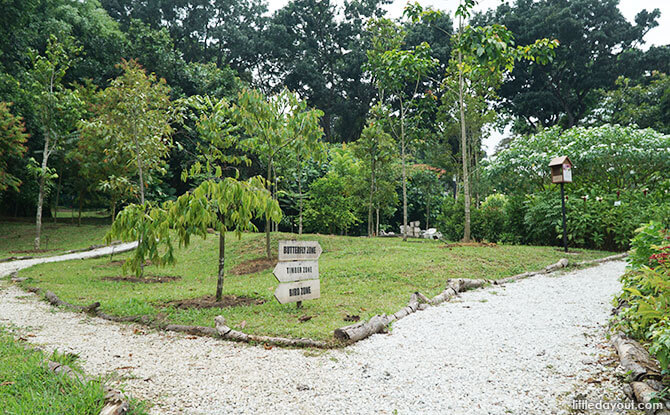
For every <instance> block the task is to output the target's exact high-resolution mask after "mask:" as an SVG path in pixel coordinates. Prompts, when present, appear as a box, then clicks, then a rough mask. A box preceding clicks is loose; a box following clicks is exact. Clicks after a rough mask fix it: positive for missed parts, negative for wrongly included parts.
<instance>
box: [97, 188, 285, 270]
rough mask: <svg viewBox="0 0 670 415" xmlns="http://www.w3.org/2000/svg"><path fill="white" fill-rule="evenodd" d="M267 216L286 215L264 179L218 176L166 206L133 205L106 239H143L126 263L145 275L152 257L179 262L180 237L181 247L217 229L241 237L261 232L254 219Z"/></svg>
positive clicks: (155, 261)
mask: <svg viewBox="0 0 670 415" xmlns="http://www.w3.org/2000/svg"><path fill="white" fill-rule="evenodd" d="M261 217H267V218H270V219H272V220H280V219H281V209H280V208H279V205H278V204H277V202H276V201H275V200H273V199H272V197H271V196H270V193H269V192H268V191H267V190H265V183H264V181H263V179H262V178H260V177H254V178H251V179H249V180H248V181H238V180H236V179H234V178H231V177H226V178H223V179H221V180H214V179H212V180H206V181H204V182H202V183H201V184H200V185H199V186H198V187H196V188H195V189H193V191H191V192H187V193H186V194H183V195H181V196H179V197H178V198H177V200H175V201H167V202H165V203H163V204H162V205H161V206H154V205H152V204H151V203H145V204H144V205H136V204H131V205H128V206H127V207H126V208H125V209H124V210H123V211H121V212H120V213H119V215H118V216H117V218H116V220H115V221H114V223H113V224H112V227H111V229H110V231H109V233H108V234H107V236H106V240H107V241H108V242H109V241H111V240H113V239H114V238H118V239H121V240H123V241H138V247H137V249H135V250H134V251H133V255H132V257H131V258H130V259H129V260H128V261H127V262H126V263H125V264H124V267H129V268H130V269H131V270H132V271H133V272H134V273H135V274H136V275H137V276H140V275H142V273H143V269H144V263H145V260H146V259H148V260H150V261H151V263H152V264H155V265H157V266H166V265H171V264H174V263H175V261H176V259H175V257H174V244H173V239H175V238H176V240H177V241H178V242H179V244H180V245H181V246H188V245H189V244H190V241H191V236H193V235H197V236H201V237H203V238H205V237H207V229H208V228H212V227H213V228H216V229H218V230H219V231H220V232H226V231H232V232H234V233H235V234H236V236H237V237H238V238H239V237H240V236H241V234H242V232H244V231H252V230H256V227H255V226H254V224H253V223H252V222H251V220H252V219H254V218H261Z"/></svg>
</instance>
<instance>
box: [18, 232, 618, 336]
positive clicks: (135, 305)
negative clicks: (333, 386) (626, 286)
mask: <svg viewBox="0 0 670 415" xmlns="http://www.w3.org/2000/svg"><path fill="white" fill-rule="evenodd" d="M294 237H296V235H291V234H281V235H279V234H274V235H273V239H272V251H273V253H275V255H276V251H277V240H278V239H289V238H294ZM298 239H307V240H314V239H315V240H318V241H319V242H320V243H321V246H322V247H323V251H324V252H323V254H322V256H321V259H320V262H319V269H320V274H321V298H320V299H318V300H312V301H305V302H303V308H302V309H300V310H296V306H295V304H285V305H281V304H278V303H277V301H276V300H275V299H274V295H273V293H274V290H275V288H276V287H277V284H278V282H277V281H276V279H275V278H274V276H273V275H272V268H268V269H266V270H264V271H260V272H258V273H255V274H249V275H239V276H236V275H231V274H230V270H231V269H232V268H233V267H234V266H235V265H237V264H239V263H241V262H243V261H246V260H250V259H254V258H259V257H262V256H263V247H264V238H263V235H259V234H244V235H243V237H242V239H241V240H240V241H238V240H236V239H235V238H234V237H233V236H232V235H229V236H228V237H227V245H226V258H227V259H226V279H225V282H224V294H233V295H237V296H242V295H244V296H249V297H256V298H261V299H264V300H265V301H266V302H265V303H264V304H261V305H253V306H238V307H231V308H225V309H201V310H181V309H175V308H173V307H166V306H164V303H165V302H166V301H170V300H175V299H187V298H195V297H199V296H203V295H206V294H209V295H213V294H214V291H215V287H216V270H217V247H218V237H217V236H216V235H211V236H210V237H209V238H207V239H206V240H202V239H199V238H197V239H194V240H193V241H192V244H191V245H190V246H189V247H188V248H186V249H181V250H179V251H177V253H176V256H177V261H178V263H177V264H176V265H175V266H173V267H169V268H162V269H157V268H156V267H155V266H148V267H146V268H145V273H146V274H147V275H169V276H180V277H182V278H181V280H178V281H173V282H169V283H161V284H139V283H130V282H115V281H104V280H102V278H103V277H105V276H118V275H121V272H122V271H121V268H120V267H119V266H111V265H110V263H109V259H108V258H98V259H91V260H85V261H69V262H61V263H53V264H43V265H39V266H35V267H33V268H30V269H27V270H24V271H21V276H24V277H31V278H32V279H33V281H28V282H27V284H29V285H37V286H40V287H42V288H45V289H49V290H52V291H54V292H55V293H56V294H58V295H59V296H60V297H61V298H62V299H63V300H65V301H68V302H71V303H75V304H89V303H91V302H94V301H100V302H101V303H102V307H101V309H102V310H103V311H105V312H107V313H111V314H115V315H135V314H150V315H156V314H158V313H162V315H165V316H166V318H167V320H168V321H169V322H175V323H181V324H192V325H205V326H212V325H213V319H214V317H215V316H216V315H217V314H222V315H223V316H224V317H226V319H227V321H228V323H229V325H230V326H231V327H234V328H238V329H239V330H241V331H244V332H247V333H254V334H265V335H277V336H288V337H310V338H314V339H332V332H333V330H334V329H336V328H338V327H341V326H344V325H347V324H351V323H347V322H345V321H344V320H343V318H344V317H345V316H346V315H347V314H351V315H358V316H360V317H361V318H362V319H366V318H369V317H371V316H372V315H374V314H378V313H394V312H396V311H397V310H399V309H400V308H402V307H403V306H405V305H406V304H407V301H408V300H409V297H410V294H411V293H412V292H414V291H421V292H422V293H424V294H425V295H427V296H429V297H430V296H434V295H436V294H437V293H439V292H440V291H442V290H443V289H444V287H445V281H446V280H447V279H448V278H490V279H497V278H502V277H506V276H510V275H514V274H517V273H521V272H524V271H529V270H537V269H540V268H542V267H544V266H546V265H549V264H551V263H554V262H556V261H557V260H558V259H560V258H561V257H563V255H564V254H563V253H562V252H560V251H559V250H558V249H556V248H555V247H528V246H505V245H499V246H496V247H472V246H468V247H454V248H446V247H445V245H444V244H443V243H441V242H438V241H428V240H414V241H411V242H405V243H403V242H402V241H401V240H400V239H399V238H374V239H368V238H361V237H342V236H323V235H303V236H302V237H300V238H298ZM577 252H578V254H576V255H571V256H570V260H586V259H592V258H597V257H603V256H606V255H608V253H606V252H598V251H585V250H578V251H577ZM128 255H129V254H124V255H122V256H118V255H117V256H116V257H115V260H116V259H119V257H127V256H128ZM303 315H309V316H313V318H312V319H310V320H309V321H306V322H304V323H301V322H299V321H298V319H299V318H300V317H301V316H303ZM243 322H244V323H243ZM242 326H244V328H242Z"/></svg>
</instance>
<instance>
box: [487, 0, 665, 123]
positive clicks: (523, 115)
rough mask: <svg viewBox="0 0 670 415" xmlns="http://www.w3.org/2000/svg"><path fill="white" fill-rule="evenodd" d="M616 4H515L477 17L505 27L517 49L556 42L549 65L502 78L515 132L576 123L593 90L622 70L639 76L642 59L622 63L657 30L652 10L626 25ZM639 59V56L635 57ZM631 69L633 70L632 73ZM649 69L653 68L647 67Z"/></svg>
mask: <svg viewBox="0 0 670 415" xmlns="http://www.w3.org/2000/svg"><path fill="white" fill-rule="evenodd" d="M618 3H619V1H618V0H541V1H534V0H517V1H516V2H514V4H512V5H510V4H502V5H500V6H498V8H497V9H496V10H495V11H491V12H489V13H487V14H486V15H485V16H483V17H481V18H477V19H476V22H478V23H487V24H492V23H498V24H501V25H504V26H505V27H507V28H508V29H509V30H510V31H511V32H512V33H513V34H514V37H515V39H516V40H517V41H518V42H519V43H521V44H529V43H533V42H534V41H535V39H541V38H551V39H558V40H559V42H560V43H561V45H562V47H561V48H559V49H558V50H557V51H556V57H555V59H554V62H553V64H551V65H533V64H532V62H519V64H518V65H516V66H515V68H514V71H513V72H512V73H511V76H509V77H507V78H506V79H505V82H504V83H503V85H502V87H501V89H500V96H501V97H502V98H503V100H502V106H503V108H504V109H505V110H506V111H507V112H509V113H510V114H511V115H513V116H514V117H516V119H517V120H518V121H519V122H518V124H517V129H522V130H523V129H524V128H522V126H525V130H528V129H530V130H537V129H538V128H541V127H547V126H552V125H556V124H560V125H563V126H564V127H572V126H574V125H577V124H579V123H580V121H581V120H582V119H583V117H584V116H585V114H587V112H588V110H589V109H590V108H591V107H592V106H593V105H594V104H595V103H596V97H597V94H596V90H597V89H599V88H606V89H609V88H611V87H613V86H614V81H615V80H616V79H617V77H618V76H619V75H624V74H625V73H626V71H631V70H632V71H633V72H636V73H638V74H641V73H643V72H644V71H645V70H646V69H647V68H644V67H642V66H641V65H643V64H644V59H633V61H632V62H631V61H630V59H628V58H627V56H626V55H627V52H629V51H631V50H633V49H635V48H636V47H637V46H638V45H640V44H642V43H643V42H644V41H643V37H644V35H645V34H646V33H647V31H649V29H651V28H653V27H655V26H657V25H658V23H657V18H658V16H659V15H660V12H659V10H658V9H656V10H653V11H651V12H648V11H646V10H642V11H641V12H640V13H638V15H637V16H636V18H635V24H631V23H629V22H628V21H627V20H626V18H625V17H624V16H623V15H622V14H621V12H620V11H619V9H618V7H617V6H618ZM638 56H639V57H640V58H643V55H642V54H639V55H638ZM632 68H636V69H632ZM648 69H654V68H648Z"/></svg>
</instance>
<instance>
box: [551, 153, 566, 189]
mask: <svg viewBox="0 0 670 415" xmlns="http://www.w3.org/2000/svg"><path fill="white" fill-rule="evenodd" d="M549 167H551V182H552V183H572V162H571V161H570V159H569V158H568V157H567V156H561V157H556V158H555V159H553V160H552V161H551V163H549Z"/></svg>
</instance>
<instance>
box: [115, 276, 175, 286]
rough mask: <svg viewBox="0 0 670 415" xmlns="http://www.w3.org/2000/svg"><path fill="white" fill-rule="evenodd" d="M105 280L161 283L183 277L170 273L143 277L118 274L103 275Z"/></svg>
mask: <svg viewBox="0 0 670 415" xmlns="http://www.w3.org/2000/svg"><path fill="white" fill-rule="evenodd" d="M102 279H103V280H104V281H118V282H137V283H141V284H161V283H165V282H173V281H178V280H180V279H181V277H174V276H170V275H146V276H144V277H141V278H137V277H128V276H123V277H122V276H118V277H103V278H102Z"/></svg>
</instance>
